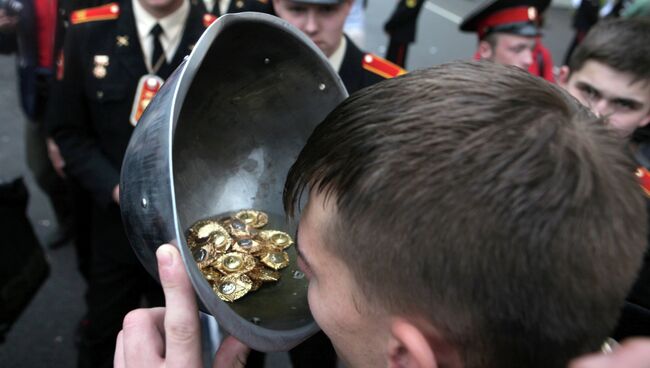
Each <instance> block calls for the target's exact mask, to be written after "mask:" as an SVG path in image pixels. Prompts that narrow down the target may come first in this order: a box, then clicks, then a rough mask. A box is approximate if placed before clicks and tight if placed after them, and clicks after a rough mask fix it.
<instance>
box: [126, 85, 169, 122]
mask: <svg viewBox="0 0 650 368" xmlns="http://www.w3.org/2000/svg"><path fill="white" fill-rule="evenodd" d="M163 83H164V81H163V80H162V78H160V77H159V76H157V75H153V74H147V75H143V76H142V77H141V78H140V81H138V88H137V89H136V91H135V97H134V99H133V106H132V107H131V117H130V119H129V121H130V122H131V125H133V126H136V124H138V120H140V117H141V116H142V114H143V113H144V110H145V109H146V108H147V106H149V103H150V102H151V100H152V99H153V98H154V96H156V93H158V90H160V87H162V85H163Z"/></svg>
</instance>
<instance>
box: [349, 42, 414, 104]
mask: <svg viewBox="0 0 650 368" xmlns="http://www.w3.org/2000/svg"><path fill="white" fill-rule="evenodd" d="M345 38H346V41H347V47H346V49H345V56H343V62H342V63H341V68H340V69H339V76H340V77H341V80H342V81H343V84H344V85H345V88H346V89H347V90H348V93H350V94H352V93H353V92H356V91H358V90H360V89H361V88H364V87H368V86H372V85H373V84H375V83H377V82H381V81H382V80H384V79H387V78H393V77H396V76H398V75H402V74H404V73H406V71H405V70H404V69H402V68H400V67H399V66H398V65H395V64H393V63H391V62H389V61H388V60H385V59H383V58H381V57H379V56H377V55H374V54H370V53H365V52H363V51H361V49H359V47H357V45H355V44H354V42H352V40H351V39H350V38H348V37H347V36H345Z"/></svg>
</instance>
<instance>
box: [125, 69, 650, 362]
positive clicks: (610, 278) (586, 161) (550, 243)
mask: <svg viewBox="0 0 650 368" xmlns="http://www.w3.org/2000/svg"><path fill="white" fill-rule="evenodd" d="M477 85H480V86H481V88H476V86H477ZM423 100H426V101H427V103H422V101H423ZM595 121H596V118H595V117H594V116H593V115H591V114H589V113H588V112H587V111H586V110H585V109H584V108H583V107H582V106H580V104H579V103H578V102H577V101H575V100H574V99H573V98H570V97H569V96H568V95H567V94H565V93H564V92H562V91H561V90H560V89H558V88H555V87H553V86H551V85H549V84H548V83H546V82H543V81H542V80H540V79H539V78H536V77H533V76H531V75H529V74H528V73H524V72H521V71H519V70H517V69H516V68H507V67H504V66H500V65H497V64H494V63H453V64H447V65H443V66H438V67H434V68H431V69H427V70H421V71H416V72H413V73H411V74H408V75H406V76H404V77H402V78H398V79H393V80H388V81H385V82H382V83H380V84H377V85H375V86H372V87H369V88H366V89H364V90H363V91H361V92H359V93H356V94H354V95H352V96H351V97H350V98H348V99H347V100H345V101H344V102H343V103H342V104H341V105H340V106H339V107H337V108H336V109H335V110H334V111H333V112H332V113H330V115H329V116H328V117H327V118H326V119H325V120H324V121H323V123H321V124H320V125H319V126H318V127H317V128H316V129H315V130H314V132H313V134H312V136H311V137H310V138H309V140H308V142H307V144H306V146H305V148H304V149H303V151H302V152H301V153H300V155H299V157H298V159H297V161H296V162H295V164H294V165H293V167H292V169H291V170H290V172H289V174H288V177H287V181H286V186H285V198H284V199H285V208H286V209H287V212H288V214H290V215H292V214H295V213H296V212H298V208H299V206H300V199H301V198H302V194H303V192H304V193H309V194H308V202H307V203H306V205H305V209H304V210H303V211H302V214H301V220H300V226H299V230H298V237H297V242H296V243H297V249H298V251H299V260H298V262H299V265H300V267H301V268H302V269H303V270H304V272H305V274H306V275H307V277H308V278H309V293H308V299H309V305H310V308H311V310H312V313H313V316H314V318H315V320H316V321H317V323H318V324H319V325H320V326H321V328H322V329H323V331H324V332H325V333H326V334H327V335H328V336H329V337H330V338H331V339H332V341H333V343H334V345H335V347H336V349H337V352H338V353H339V356H340V357H341V358H342V359H343V360H344V362H345V363H346V366H348V367H382V366H384V367H385V366H391V367H465V368H473V367H482V368H483V367H545V368H549V367H551V368H553V367H558V368H559V367H566V365H567V364H568V362H569V361H570V360H571V359H572V358H574V357H576V356H578V355H581V354H585V353H588V352H592V351H596V350H598V348H599V346H600V345H601V343H602V342H603V341H604V339H605V338H606V337H607V336H608V334H609V332H610V331H611V329H612V328H613V327H614V324H615V323H616V319H617V317H618V312H619V308H620V306H621V305H622V303H623V300H624V297H625V295H626V293H627V291H628V290H629V288H630V286H631V284H632V282H633V281H634V278H635V276H636V272H637V271H638V268H639V266H640V258H641V257H642V255H643V252H644V249H645V235H646V232H647V227H646V226H647V224H646V215H645V211H644V199H643V195H642V193H641V190H640V188H639V187H638V184H637V182H636V180H635V178H634V176H633V175H632V174H631V173H632V172H633V170H634V163H633V160H632V159H631V158H630V157H629V156H628V155H626V153H625V151H624V150H623V149H622V143H621V142H620V141H619V140H618V139H616V138H614V137H613V136H612V135H611V134H608V132H607V131H606V129H605V128H604V127H603V124H597V123H595ZM158 256H159V270H160V276H161V281H162V283H163V286H164V288H165V290H166V293H167V306H168V310H167V311H166V312H165V311H163V310H160V309H156V310H139V311H135V312H133V313H132V314H130V315H129V316H127V318H126V319H125V321H124V329H123V331H122V332H121V334H120V336H119V337H118V344H117V353H116V355H115V366H116V367H118V368H119V367H124V366H156V365H161V364H165V365H166V366H167V367H173V366H178V367H180V366H183V367H191V366H196V367H198V366H199V364H200V354H199V353H200V347H199V340H200V337H199V336H198V317H197V313H196V304H195V301H194V294H193V292H192V289H191V286H190V284H189V280H188V278H187V276H185V275H184V268H183V264H182V262H181V260H180V256H179V254H178V252H177V251H176V250H175V249H174V248H173V247H172V248H170V246H164V247H161V248H160V249H159V251H158ZM165 314H166V316H165ZM163 319H164V328H163ZM161 331H166V332H165V334H164V337H163V334H161ZM165 338H166V339H167V340H166V341H167V345H166V346H165V342H164V341H165ZM244 356H245V350H242V349H241V346H240V345H239V346H238V345H237V342H236V341H234V340H232V339H229V340H226V341H224V343H223V344H222V348H221V350H220V354H218V357H217V362H216V366H217V367H219V368H223V367H230V366H237V362H238V361H239V362H241V360H242V359H245V358H244ZM174 364H177V365H174ZM220 364H221V365H220Z"/></svg>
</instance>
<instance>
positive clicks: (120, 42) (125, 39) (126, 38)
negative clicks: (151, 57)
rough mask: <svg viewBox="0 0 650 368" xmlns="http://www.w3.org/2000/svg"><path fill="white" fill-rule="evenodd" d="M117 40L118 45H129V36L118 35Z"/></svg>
mask: <svg viewBox="0 0 650 368" xmlns="http://www.w3.org/2000/svg"><path fill="white" fill-rule="evenodd" d="M115 41H116V42H117V46H119V47H127V46H129V36H126V35H125V36H117V37H115Z"/></svg>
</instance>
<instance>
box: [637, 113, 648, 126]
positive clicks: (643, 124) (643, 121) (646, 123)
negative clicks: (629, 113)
mask: <svg viewBox="0 0 650 368" xmlns="http://www.w3.org/2000/svg"><path fill="white" fill-rule="evenodd" d="M648 124H650V111H648V114H647V115H646V116H645V117H644V118H643V120H641V124H639V128H640V127H644V126H646V125H648Z"/></svg>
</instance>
